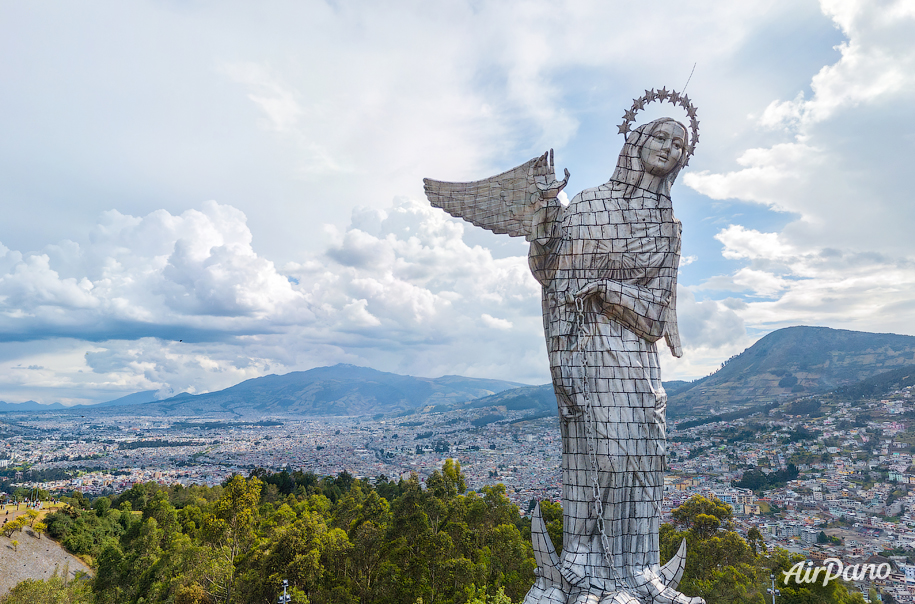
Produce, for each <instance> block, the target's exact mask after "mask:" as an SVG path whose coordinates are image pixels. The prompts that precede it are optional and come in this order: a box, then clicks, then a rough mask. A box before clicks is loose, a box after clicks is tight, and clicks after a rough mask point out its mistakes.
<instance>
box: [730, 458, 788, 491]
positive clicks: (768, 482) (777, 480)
mask: <svg viewBox="0 0 915 604" xmlns="http://www.w3.org/2000/svg"><path fill="white" fill-rule="evenodd" d="M798 474H799V472H798V469H797V466H795V465H794V464H791V463H789V464H788V466H787V467H786V468H785V469H784V470H777V471H775V472H769V473H768V474H767V473H766V472H763V471H762V470H760V469H758V468H753V469H751V470H747V471H746V472H744V473H743V476H741V478H740V480H738V481H737V482H735V483H734V486H736V487H738V488H741V489H752V490H754V491H761V490H766V489H776V488H779V487H783V486H785V485H786V484H787V483H788V481H789V480H794V479H795V478H797V477H798Z"/></svg>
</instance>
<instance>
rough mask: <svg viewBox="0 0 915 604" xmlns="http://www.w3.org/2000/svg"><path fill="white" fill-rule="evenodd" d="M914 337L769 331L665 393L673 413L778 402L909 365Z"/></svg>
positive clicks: (837, 331)
mask: <svg viewBox="0 0 915 604" xmlns="http://www.w3.org/2000/svg"><path fill="white" fill-rule="evenodd" d="M913 359H915V337H913V336H904V335H897V334H890V333H867V332H862V331H848V330H845V329H830V328H828V327H787V328H785V329H779V330H777V331H773V332H772V333H770V334H768V335H767V336H765V337H763V338H762V339H760V340H759V341H758V342H756V344H754V345H753V346H751V347H750V348H747V349H746V350H745V351H743V352H742V353H740V354H739V355H737V356H735V357H733V358H731V359H729V360H728V361H727V362H726V363H725V364H724V365H723V366H722V368H721V369H719V370H718V371H716V372H715V373H713V374H711V375H709V376H707V377H704V378H702V379H700V380H696V381H694V382H689V383H687V384H686V386H684V385H683V383H678V385H677V388H676V390H670V391H669V400H668V409H669V410H670V413H671V414H672V415H683V414H686V413H710V412H714V411H719V410H721V409H722V408H724V407H732V406H741V407H742V406H748V405H758V404H762V403H768V402H779V401H784V400H786V399H790V398H792V397H797V396H802V395H804V394H805V393H816V392H824V391H827V390H833V389H835V388H838V387H841V386H848V385H851V384H854V383H856V382H860V381H861V380H865V379H867V378H870V377H873V376H875V375H877V374H879V373H883V372H887V371H891V370H894V369H899V368H902V367H903V366H905V365H909V364H913Z"/></svg>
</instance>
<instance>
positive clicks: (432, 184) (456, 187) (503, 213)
mask: <svg viewBox="0 0 915 604" xmlns="http://www.w3.org/2000/svg"><path fill="white" fill-rule="evenodd" d="M550 155H551V154H550V152H547V153H544V154H543V155H541V156H540V157H535V158H534V159H532V160H530V161H528V162H525V163H523V164H521V165H520V166H518V167H517V168H514V169H512V170H509V171H507V172H503V173H502V174H499V175H497V176H492V177H490V178H487V179H485V180H477V181H474V182H444V181H441V180H432V179H431V178H425V179H423V182H424V183H425V189H426V197H427V198H428V199H429V203H431V204H432V205H433V206H435V207H436V208H441V209H443V210H445V211H446V212H448V213H449V214H451V215H452V216H456V217H457V218H463V219H464V220H466V221H468V222H472V223H473V224H475V225H477V226H479V227H483V228H484V229H486V230H488V231H492V232H493V233H499V234H507V235H511V236H512V237H528V238H529V237H530V234H531V216H532V215H533V214H534V211H535V210H536V209H537V201H539V199H540V191H539V189H538V187H537V183H538V182H540V183H542V184H546V183H547V182H549V179H550V177H553V180H555V176H554V175H552V174H550V173H551V172H552V171H553V166H552V161H551V157H549V156H550Z"/></svg>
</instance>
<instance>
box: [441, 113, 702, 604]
mask: <svg viewBox="0 0 915 604" xmlns="http://www.w3.org/2000/svg"><path fill="white" fill-rule="evenodd" d="M688 138H689V134H688V131H687V129H686V128H685V127H684V126H683V125H682V124H680V123H679V122H677V121H674V120H672V119H669V118H664V119H659V120H655V121H653V122H649V123H647V124H645V125H643V126H641V127H639V128H637V129H636V130H633V131H632V132H630V133H629V134H628V136H627V138H626V142H625V144H624V146H623V150H622V152H621V153H620V155H619V159H618V161H617V166H616V170H615V171H614V173H613V176H612V177H611V178H610V180H609V181H608V182H607V183H606V184H603V185H601V186H599V187H596V188H593V189H587V190H585V191H582V192H581V193H579V194H578V195H576V196H575V197H574V198H573V199H572V200H571V202H569V204H568V205H567V206H564V205H563V204H562V203H560V201H559V200H558V198H557V195H558V194H559V192H560V191H561V190H562V189H563V187H565V185H566V183H567V182H568V178H569V172H568V170H566V172H565V178H564V179H563V180H562V181H558V180H557V179H556V177H555V173H554V169H553V158H552V152H549V153H547V154H544V155H543V156H541V157H538V158H535V159H532V160H530V161H529V162H527V163H525V164H523V165H522V166H519V167H518V168H515V169H514V170H510V171H508V172H505V173H503V174H500V175H498V176H494V177H492V178H488V179H486V180H482V181H477V182H470V183H447V182H440V181H434V180H429V179H426V180H425V189H426V195H427V197H428V198H429V201H430V202H431V203H432V205H434V206H436V207H440V208H442V209H444V210H445V211H446V212H448V213H450V214H452V215H454V216H458V217H461V218H464V219H466V220H468V221H470V222H472V223H473V224H476V225H478V226H481V227H483V228H486V229H488V230H491V231H494V232H496V233H506V234H509V235H512V236H524V237H526V238H527V240H528V241H529V242H530V252H529V256H528V259H529V263H530V268H531V271H532V272H533V274H534V277H535V278H536V279H537V281H538V282H540V284H541V286H542V291H543V294H542V305H543V328H544V332H545V335H546V344H547V351H548V353H549V358H550V371H551V374H552V380H553V388H554V390H555V392H556V399H557V401H558V404H559V417H560V427H561V432H562V484H563V494H562V507H563V543H562V555H561V558H560V557H558V556H557V555H556V553H555V549H554V548H553V546H552V544H551V543H550V542H549V538H548V537H547V536H546V532H545V530H543V522H542V519H541V518H540V517H539V508H538V510H537V511H536V514H535V518H534V546H535V551H536V553H537V561H538V575H539V578H538V580H537V583H536V584H535V585H534V587H533V588H532V589H531V591H530V593H529V594H528V596H527V598H526V600H525V603H526V604H534V603H547V602H549V603H551V604H567V603H568V604H572V603H582V604H583V603H586V602H587V603H591V602H593V603H594V604H597V603H607V604H609V603H618V604H623V603H645V604H647V603H655V604H668V603H674V602H676V603H678V604H703V603H704V601H703V600H702V599H701V598H690V597H687V596H684V595H683V594H681V593H680V592H678V591H676V587H677V584H678V583H679V579H680V576H681V574H682V569H683V562H684V560H683V559H684V557H685V546H684V545H681V548H680V552H678V555H677V556H675V559H674V560H672V561H671V562H670V563H668V564H667V565H665V566H663V567H662V566H661V564H660V555H659V544H658V531H659V528H660V506H661V499H662V496H663V486H664V476H663V474H664V467H665V455H666V446H667V438H666V419H665V410H666V404H667V395H666V394H665V392H664V388H663V387H662V386H661V373H660V367H659V363H658V351H657V343H658V341H659V340H661V339H662V338H663V339H664V342H665V343H666V345H667V346H668V347H669V348H670V351H671V353H672V354H673V355H674V356H677V357H679V356H681V355H682V352H681V347H680V337H679V334H678V331H677V315H676V289H677V267H678V265H679V261H680V233H681V227H680V222H679V221H678V220H677V219H676V218H674V215H673V209H672V206H671V201H670V189H671V185H672V184H673V182H674V180H675V179H676V177H677V174H678V173H679V172H680V170H681V169H682V168H683V166H684V165H685V163H686V161H687V158H688V154H687V149H688V142H689V141H688Z"/></svg>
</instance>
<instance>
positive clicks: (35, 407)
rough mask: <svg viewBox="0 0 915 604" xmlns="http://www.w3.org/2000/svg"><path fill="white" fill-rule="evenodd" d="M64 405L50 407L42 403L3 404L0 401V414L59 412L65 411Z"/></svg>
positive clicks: (53, 404)
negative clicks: (7, 412) (11, 412)
mask: <svg viewBox="0 0 915 604" xmlns="http://www.w3.org/2000/svg"><path fill="white" fill-rule="evenodd" d="M67 408H68V407H66V406H65V405H62V404H60V403H51V404H50V405H44V404H42V403H36V402H35V401H26V402H24V403H5V402H3V401H0V412H3V411H60V410H61V409H67Z"/></svg>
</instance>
